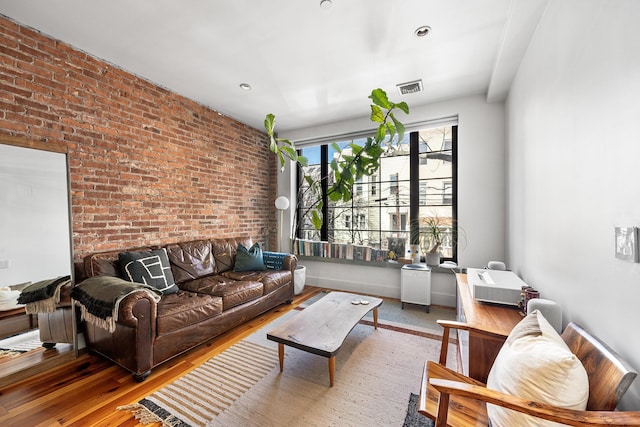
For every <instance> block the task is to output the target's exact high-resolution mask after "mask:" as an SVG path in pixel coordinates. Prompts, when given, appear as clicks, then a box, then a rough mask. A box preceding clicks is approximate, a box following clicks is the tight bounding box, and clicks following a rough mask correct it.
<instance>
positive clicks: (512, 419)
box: [487, 310, 589, 427]
mask: <svg viewBox="0 0 640 427" xmlns="http://www.w3.org/2000/svg"><path fill="white" fill-rule="evenodd" d="M487 387H488V388H490V389H494V390H498V391H501V392H503V393H505V394H509V395H514V396H518V397H521V398H524V399H529V400H533V401H536V402H543V403H548V404H551V405H555V406H559V407H562V408H568V409H575V410H584V409H585V408H586V406H587V400H588V398H589V379H588V377H587V372H586V371H585V369H584V366H583V365H582V362H580V359H578V358H577V357H576V356H575V355H574V354H573V353H571V350H569V347H567V345H566V344H565V342H564V341H563V340H562V337H560V335H558V333H557V332H556V331H555V329H554V328H553V327H552V326H551V325H550V324H549V322H548V321H547V320H546V319H545V318H544V317H543V316H542V314H541V313H540V311H539V310H535V311H533V312H531V313H529V314H528V315H527V317H525V318H524V319H523V320H522V321H520V323H518V324H517V325H516V326H515V328H513V330H512V331H511V333H510V334H509V336H508V337H507V340H506V341H505V343H504V345H503V346H502V348H501V349H500V351H499V352H498V356H497V357H496V360H495V362H494V363H493V366H492V368H491V371H490V372H489V377H488V378H487ZM487 414H488V415H489V419H490V420H491V423H492V425H493V426H519V427H529V426H530V427H539V426H545V427H547V426H557V425H558V424H557V423H553V422H551V421H545V420H542V419H540V418H534V417H531V416H529V415H525V414H522V413H519V412H515V411H512V410H509V409H506V408H503V407H500V406H496V405H487Z"/></svg>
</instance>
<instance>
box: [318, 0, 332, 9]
mask: <svg viewBox="0 0 640 427" xmlns="http://www.w3.org/2000/svg"><path fill="white" fill-rule="evenodd" d="M332 5H333V3H331V0H321V1H320V7H321V8H322V9H330V8H331V6H332Z"/></svg>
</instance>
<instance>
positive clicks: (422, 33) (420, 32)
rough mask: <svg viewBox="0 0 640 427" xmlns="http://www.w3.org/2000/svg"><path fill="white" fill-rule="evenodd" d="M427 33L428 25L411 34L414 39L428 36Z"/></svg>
mask: <svg viewBox="0 0 640 427" xmlns="http://www.w3.org/2000/svg"><path fill="white" fill-rule="evenodd" d="M429 32H431V27H430V26H428V25H423V26H422V27H418V29H417V30H415V31H414V32H413V34H415V35H416V37H424V36H426V35H427V34H429Z"/></svg>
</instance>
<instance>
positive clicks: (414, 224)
mask: <svg viewBox="0 0 640 427" xmlns="http://www.w3.org/2000/svg"><path fill="white" fill-rule="evenodd" d="M444 126H445V125H442V126H428V127H425V128H424V129H429V128H435V127H444ZM446 126H450V127H451V139H450V140H449V139H447V140H446V141H445V143H446V147H445V146H443V147H442V151H448V149H450V150H451V156H452V159H451V179H450V180H449V178H448V177H447V178H446V181H445V182H443V184H442V185H443V188H442V194H441V197H442V200H443V201H445V199H446V198H447V197H448V196H449V193H448V192H447V190H446V188H447V187H446V186H447V184H449V183H450V185H451V193H450V197H451V210H452V212H451V215H452V221H453V223H452V228H453V235H459V233H458V125H457V124H451V125H446ZM420 130H421V129H416V130H412V131H411V132H408V134H409V146H410V150H409V161H410V179H409V211H408V216H409V220H408V221H407V225H408V228H409V233H410V234H409V236H410V239H409V244H418V243H419V237H418V236H419V213H420V208H421V207H425V206H429V204H428V196H427V195H425V198H426V199H427V200H426V202H427V203H426V204H424V205H423V204H420V202H421V200H420V199H421V197H420V183H421V182H424V180H422V181H421V180H420V169H419V166H420V164H421V161H422V160H421V156H420V154H421V153H420V141H419V133H420ZM339 139H340V138H339V137H336V139H335V140H336V141H337V140H339ZM449 144H450V146H449ZM329 145H330V143H322V145H320V173H321V175H320V176H321V185H320V187H321V191H322V200H323V204H322V205H323V207H322V217H323V218H328V217H329V200H328V196H327V192H328V187H329V185H328V182H329V180H328V179H327V177H328V174H329V156H328V153H329V150H328V148H329ZM298 153H299V154H302V150H298ZM371 177H372V178H375V179H376V181H373V180H369V181H368V183H367V184H368V186H369V188H368V189H367V191H368V192H369V193H371V195H376V193H379V194H382V184H384V182H383V181H382V180H381V175H380V171H377V172H376V173H375V174H373V175H371ZM389 179H390V181H389V184H391V182H392V181H393V178H391V177H390V178H389ZM395 182H396V187H395V188H397V189H398V191H399V185H400V183H399V181H398V179H397V175H396V177H395ZM302 183H303V171H302V167H301V166H300V165H298V168H297V174H296V189H297V191H298V194H299V193H300V186H301V185H302ZM357 185H363V184H362V182H359V183H358V182H356V183H354V186H357ZM391 188H392V186H391V185H390V186H389V191H390V192H391ZM378 190H380V191H378ZM363 194H364V191H363ZM390 194H391V193H390ZM354 195H355V193H354ZM351 210H352V213H353V212H355V209H354V204H353V199H352V204H351ZM301 214H302V207H301V206H298V207H297V212H296V214H295V215H296V217H297V218H301ZM355 215H356V216H357V214H355ZM403 215H406V213H405V214H403ZM356 216H354V215H351V226H352V227H351V228H352V231H353V229H354V228H358V227H355V221H356V219H355V218H356ZM334 230H340V229H339V228H336V227H335V224H334ZM301 234H302V220H299V221H297V223H296V230H295V237H296V238H301ZM328 237H329V224H328V222H327V221H323V223H322V227H321V229H320V241H323V242H327V241H328V240H329V238H328ZM457 246H458V245H454V246H453V250H452V252H453V256H451V257H444V256H443V257H442V258H441V259H442V260H445V261H454V262H457V261H458V247H457Z"/></svg>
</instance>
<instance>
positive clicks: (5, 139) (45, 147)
mask: <svg viewBox="0 0 640 427" xmlns="http://www.w3.org/2000/svg"><path fill="white" fill-rule="evenodd" d="M0 144H2V145H11V146H14V147H22V148H29V149H34V150H42V151H49V152H53V153H60V154H64V156H65V164H66V175H67V221H68V227H69V263H70V266H69V271H70V276H71V286H75V283H76V282H75V262H74V244H73V217H72V200H71V168H70V164H69V149H68V147H67V145H66V144H65V143H62V142H44V141H36V140H31V139H28V138H24V137H20V136H11V135H0ZM71 308H72V309H71V322H72V334H73V343H72V346H73V351H74V353H75V357H78V356H79V348H78V322H77V318H76V317H77V315H76V308H75V302H74V301H73V300H71Z"/></svg>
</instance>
